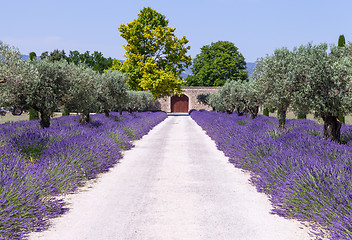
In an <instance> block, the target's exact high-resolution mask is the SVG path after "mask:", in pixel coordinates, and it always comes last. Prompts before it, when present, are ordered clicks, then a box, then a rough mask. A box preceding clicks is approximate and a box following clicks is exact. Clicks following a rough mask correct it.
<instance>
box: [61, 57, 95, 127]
mask: <svg viewBox="0 0 352 240" xmlns="http://www.w3.org/2000/svg"><path fill="white" fill-rule="evenodd" d="M69 66H70V88H69V89H68V91H67V94H66V97H65V99H64V103H63V105H64V107H65V108H67V109H69V110H70V112H71V111H73V110H74V111H76V112H79V113H81V122H82V123H87V122H89V121H90V115H89V114H90V112H96V110H98V105H97V98H98V92H97V79H98V78H99V77H100V74H99V73H97V72H96V71H94V70H93V69H91V68H88V67H86V66H85V65H75V64H70V65H69Z"/></svg>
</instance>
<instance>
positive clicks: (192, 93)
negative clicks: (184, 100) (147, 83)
mask: <svg viewBox="0 0 352 240" xmlns="http://www.w3.org/2000/svg"><path fill="white" fill-rule="evenodd" d="M181 89H182V91H183V94H184V95H186V96H187V97H188V99H189V105H188V109H189V110H191V109H196V110H200V109H205V110H212V108H211V107H209V106H207V105H203V104H200V103H198V100H197V96H198V95H199V94H207V93H214V92H217V91H218V89H219V88H218V87H182V88H181ZM154 109H155V110H161V111H165V112H171V97H165V98H159V99H158V100H157V101H156V102H155V104H154Z"/></svg>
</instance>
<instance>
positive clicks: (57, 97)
mask: <svg viewBox="0 0 352 240" xmlns="http://www.w3.org/2000/svg"><path fill="white" fill-rule="evenodd" d="M34 66H35V68H36V69H37V71H38V73H39V78H38V80H37V81H31V82H30V83H29V84H28V86H27V89H26V95H27V99H26V102H27V105H28V106H29V107H31V108H32V109H34V110H35V111H38V112H39V113H40V125H41V127H43V128H47V127H49V126H50V119H51V116H52V115H53V113H54V111H56V110H57V109H58V108H59V107H60V106H62V104H63V101H64V99H65V98H66V94H67V91H68V89H69V88H70V72H71V71H70V66H69V64H68V63H67V62H66V61H65V60H60V61H55V62H51V61H49V59H43V60H40V61H38V62H34Z"/></svg>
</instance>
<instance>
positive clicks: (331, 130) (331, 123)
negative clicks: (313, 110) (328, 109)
mask: <svg viewBox="0 0 352 240" xmlns="http://www.w3.org/2000/svg"><path fill="white" fill-rule="evenodd" d="M323 120H324V137H325V138H327V139H331V140H334V141H338V142H339V141H340V138H341V126H342V123H341V122H340V121H339V119H338V117H337V116H326V117H323Z"/></svg>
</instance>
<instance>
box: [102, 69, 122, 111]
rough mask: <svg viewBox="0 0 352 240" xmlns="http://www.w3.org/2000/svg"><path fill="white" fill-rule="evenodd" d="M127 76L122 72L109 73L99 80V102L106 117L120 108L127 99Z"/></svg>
mask: <svg viewBox="0 0 352 240" xmlns="http://www.w3.org/2000/svg"><path fill="white" fill-rule="evenodd" d="M127 78H128V76H127V74H125V73H122V72H120V71H117V70H116V71H111V70H109V71H107V72H106V73H105V74H101V75H100V76H99V77H98V78H97V82H96V90H97V92H98V93H97V97H98V102H99V103H100V104H101V108H102V110H103V111H104V113H105V115H106V116H109V112H110V111H112V110H113V109H116V108H119V106H121V105H122V104H123V102H124V101H125V99H126V97H127V89H128V85H127V82H126V81H127Z"/></svg>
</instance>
